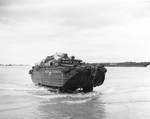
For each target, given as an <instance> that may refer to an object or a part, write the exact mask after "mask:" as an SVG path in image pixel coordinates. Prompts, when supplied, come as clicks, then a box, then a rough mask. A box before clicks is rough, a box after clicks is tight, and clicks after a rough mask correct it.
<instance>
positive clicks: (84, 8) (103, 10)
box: [0, 0, 150, 64]
mask: <svg viewBox="0 0 150 119" xmlns="http://www.w3.org/2000/svg"><path fill="white" fill-rule="evenodd" d="M149 51H150V0H0V64H8V63H12V64H34V63H36V62H38V61H40V60H42V59H44V58H45V57H46V56H49V55H53V54H55V53H59V52H61V53H68V55H69V56H72V55H74V56H75V57H76V58H78V59H82V60H83V61H85V62H124V61H136V62H145V61H150V53H149Z"/></svg>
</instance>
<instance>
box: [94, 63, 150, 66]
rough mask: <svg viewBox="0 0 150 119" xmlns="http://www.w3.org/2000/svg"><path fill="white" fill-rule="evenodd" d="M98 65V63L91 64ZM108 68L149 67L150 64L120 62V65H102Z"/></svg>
mask: <svg viewBox="0 0 150 119" xmlns="http://www.w3.org/2000/svg"><path fill="white" fill-rule="evenodd" d="M91 64H92V65H96V64H98V63H91ZM100 64H102V65H104V66H108V67H147V66H148V65H150V62H118V63H100Z"/></svg>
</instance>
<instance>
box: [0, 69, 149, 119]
mask: <svg viewBox="0 0 150 119" xmlns="http://www.w3.org/2000/svg"><path fill="white" fill-rule="evenodd" d="M29 69H30V67H28V66H18V67H17V66H11V67H9V66H5V67H4V66H1V67H0V119H149V118H150V113H149V110H150V69H149V68H143V67H108V68H107V70H108V72H107V73H106V80H105V82H104V84H103V85H102V86H100V87H96V88H94V91H93V92H91V93H86V94H83V93H77V94H59V93H57V92H50V91H48V89H47V88H43V87H38V86H34V84H33V83H32V81H31V78H30V75H29V74H28V71H29Z"/></svg>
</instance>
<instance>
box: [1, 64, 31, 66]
mask: <svg viewBox="0 0 150 119" xmlns="http://www.w3.org/2000/svg"><path fill="white" fill-rule="evenodd" d="M0 66H30V65H29V64H0Z"/></svg>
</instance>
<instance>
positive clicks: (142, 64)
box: [0, 62, 150, 67]
mask: <svg viewBox="0 0 150 119" xmlns="http://www.w3.org/2000/svg"><path fill="white" fill-rule="evenodd" d="M89 64H91V65H97V64H102V65H104V66H108V67H147V66H148V65H150V62H115V63H114V62H111V63H110V62H109V63H89ZM0 66H31V65H29V64H0Z"/></svg>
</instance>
